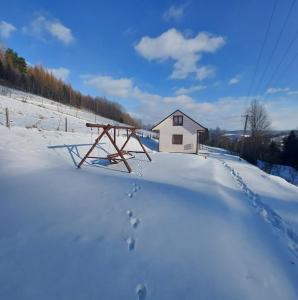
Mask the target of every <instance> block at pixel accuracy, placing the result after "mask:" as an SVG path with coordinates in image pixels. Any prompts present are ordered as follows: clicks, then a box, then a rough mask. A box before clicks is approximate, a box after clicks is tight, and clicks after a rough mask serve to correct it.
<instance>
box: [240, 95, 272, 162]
mask: <svg viewBox="0 0 298 300" xmlns="http://www.w3.org/2000/svg"><path fill="white" fill-rule="evenodd" d="M246 114H247V115H248V128H249V130H250V137H249V138H245V139H244V140H243V148H242V149H243V153H242V156H243V157H244V158H245V159H246V160H248V161H249V162H251V163H253V164H257V161H258V160H264V157H263V156H264V153H266V151H267V150H268V146H269V142H270V139H269V136H268V134H267V133H268V130H269V129H270V124H271V121H270V118H269V116H268V114H267V111H266V109H265V107H264V106H263V105H262V104H261V103H260V102H258V101H257V100H253V101H252V102H251V103H250V105H249V107H248V108H247V110H246Z"/></svg>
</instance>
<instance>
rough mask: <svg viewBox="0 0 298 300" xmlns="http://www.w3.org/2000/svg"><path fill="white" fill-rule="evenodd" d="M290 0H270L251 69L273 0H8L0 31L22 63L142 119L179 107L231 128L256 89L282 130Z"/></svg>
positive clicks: (297, 107)
mask: <svg viewBox="0 0 298 300" xmlns="http://www.w3.org/2000/svg"><path fill="white" fill-rule="evenodd" d="M293 1H294V0H285V1H281V0H279V1H277V6H276V9H275V13H274V15H273V18H272V23H271V27H270V31H269V34H268V37H267V40H266V43H265V46H264V50H263V53H262V56H261V60H260V63H259V65H258V68H257V69H256V65H257V58H258V56H259V54H260V50H261V45H262V43H263V41H264V37H265V32H266V29H267V27H268V23H269V19H270V15H271V13H272V10H273V3H274V1H273V0H272V1H254V0H252V1H239V0H238V1H236V0H235V1H220V0H218V1H215V0H214V1H213V0H209V1H194V0H193V1H144V0H142V1H141V0H139V1H136V0H135V1H93V0H92V1H91V0H86V1H84V2H81V1H72V2H71V3H70V2H69V1H30V0H28V1H14V0H11V1H5V3H2V4H1V11H0V39H1V44H4V45H5V46H6V47H11V48H13V49H15V50H16V51H17V52H18V53H19V54H21V55H22V56H24V57H25V58H26V59H27V61H28V62H30V63H31V64H38V63H41V64H43V65H44V66H45V67H46V68H48V69H49V70H50V71H51V72H53V73H54V74H55V75H56V76H60V77H62V78H64V79H65V80H66V81H67V82H70V83H71V84H72V85H73V87H74V88H76V89H78V90H80V91H82V92H83V93H86V94H91V95H99V96H105V97H107V98H108V99H111V100H114V101H117V102H119V103H120V104H122V105H123V106H124V108H125V109H126V110H127V111H128V112H130V113H132V114H133V115H134V116H136V117H139V118H141V119H142V120H143V121H144V122H146V123H151V124H154V123H155V122H157V121H158V120H160V119H161V118H162V117H163V116H165V115H166V114H169V113H170V112H171V111H173V110H175V109H177V108H179V109H181V110H182V111H185V113H187V114H189V115H190V116H192V117H193V118H194V119H196V120H198V121H199V122H200V123H202V124H203V125H205V126H207V127H216V126H220V127H223V128H226V129H238V128H241V127H242V126H243V125H242V119H241V114H242V113H243V111H244V109H245V107H246V106H247V105H248V103H249V102H250V101H251V99H253V98H257V99H259V100H260V101H262V102H263V103H264V105H265V106H266V108H267V110H268V112H269V114H270V117H271V119H272V128H273V129H291V128H297V127H298V121H297V120H298V118H297V113H298V103H297V99H298V77H297V67H298V58H297V59H295V53H296V52H297V51H298V33H296V32H297V30H298V3H295V2H293ZM291 5H294V6H292V10H291V13H290V15H289V18H288V19H287V18H286V17H287V15H288V12H289V10H290V8H291ZM286 19H287V22H286V23H285V20H286ZM284 24H285V25H284ZM283 26H284V29H282V28H283ZM296 36H297V39H296V38H295V37H296ZM278 37H280V40H279V42H278V43H277V39H278ZM275 45H276V51H274V52H273V56H272V59H270V60H269V58H270V55H271V54H272V51H273V49H274V47H275ZM287 49H289V51H287ZM283 56H284V59H283V60H282V61H281V59H282V57H283ZM280 62H281V63H280ZM292 62H293V63H292ZM266 68H267V69H266ZM264 70H266V72H265V73H264ZM254 74H256V76H253V75H254ZM262 74H263V75H262ZM273 74H275V75H274V77H273V78H272V80H270V79H271V77H272V76H273ZM253 78H255V79H254V81H253V85H252V89H250V88H249V87H250V86H251V83H252V79H253ZM262 78H263V79H262Z"/></svg>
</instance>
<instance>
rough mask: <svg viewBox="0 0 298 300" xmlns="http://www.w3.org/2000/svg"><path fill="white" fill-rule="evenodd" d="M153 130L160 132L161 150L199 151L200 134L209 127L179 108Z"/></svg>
mask: <svg viewBox="0 0 298 300" xmlns="http://www.w3.org/2000/svg"><path fill="white" fill-rule="evenodd" d="M151 130H153V131H156V132H158V133H159V151H164V152H183V153H198V149H199V142H200V134H201V135H202V134H203V133H204V132H206V131H208V129H207V128H205V127H203V126H202V125H200V124H199V123H198V122H196V121H194V120H193V119H192V118H190V117H189V116H187V115H186V114H185V113H183V112H182V111H180V110H179V109H177V110H176V111H174V112H173V113H171V114H170V115H169V116H167V117H166V118H164V119H163V120H162V121H160V122H159V123H158V124H157V125H155V126H154V127H153V128H152V129H151Z"/></svg>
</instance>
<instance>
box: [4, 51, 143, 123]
mask: <svg viewBox="0 0 298 300" xmlns="http://www.w3.org/2000/svg"><path fill="white" fill-rule="evenodd" d="M0 83H1V84H3V85H6V86H9V87H13V88H16V89H20V90H22V91H25V92H30V93H33V94H36V95H39V96H42V97H46V98H48V99H51V100H54V101H57V102H60V103H63V104H67V105H71V106H75V107H77V108H80V109H85V110H89V111H91V112H94V113H95V114H97V115H100V116H103V117H106V118H109V119H112V120H115V121H117V122H121V123H126V124H129V125H133V126H136V127H140V126H141V122H140V121H139V120H136V119H134V118H132V117H131V116H130V115H129V114H128V113H126V112H125V111H124V109H123V108H122V107H121V105H120V104H118V103H115V102H111V101H108V100H107V99H105V98H101V97H91V96H86V95H82V94H81V93H80V92H78V91H75V90H74V89H73V88H72V87H71V85H70V84H66V83H65V82H63V81H62V80H61V79H58V78H56V77H55V76H54V75H53V74H52V73H50V72H48V71H47V70H46V69H45V68H43V66H41V65H37V66H33V67H31V66H28V65H27V63H26V61H25V59H24V58H23V57H20V56H19V55H18V54H17V53H16V52H15V51H13V50H12V49H0Z"/></svg>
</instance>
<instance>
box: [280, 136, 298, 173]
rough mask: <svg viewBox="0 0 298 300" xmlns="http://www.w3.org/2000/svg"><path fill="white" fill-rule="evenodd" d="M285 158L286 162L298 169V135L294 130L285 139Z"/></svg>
mask: <svg viewBox="0 0 298 300" xmlns="http://www.w3.org/2000/svg"><path fill="white" fill-rule="evenodd" d="M283 159H284V162H285V163H286V164H288V165H290V166H292V167H294V168H296V169H298V137H297V135H296V134H295V132H294V131H293V130H292V131H291V132H290V134H289V135H288V137H286V138H285V139H284V148H283Z"/></svg>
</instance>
